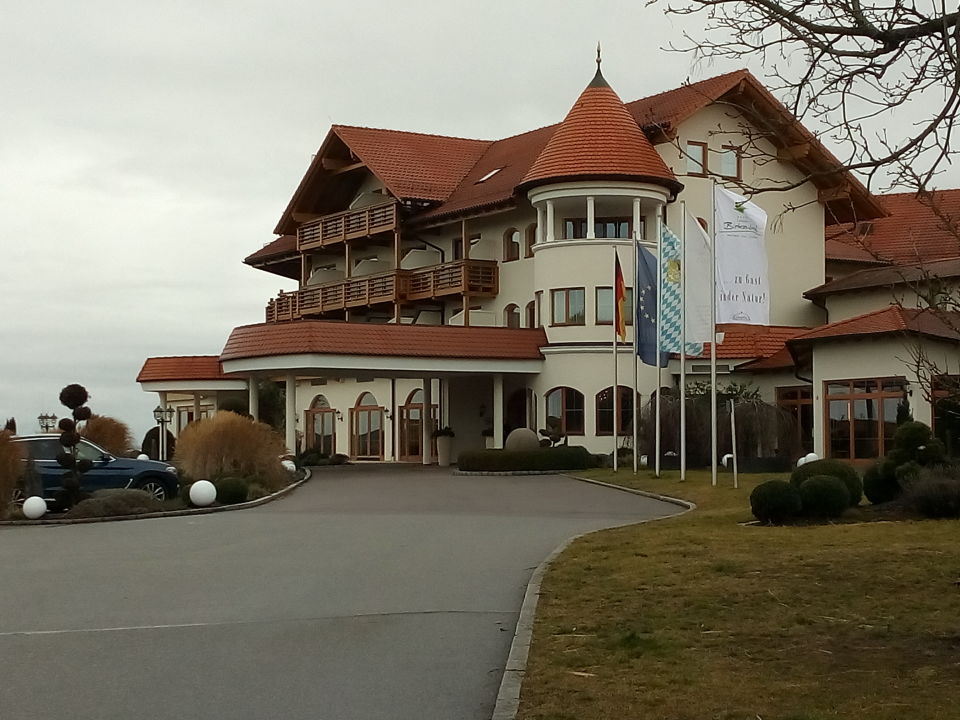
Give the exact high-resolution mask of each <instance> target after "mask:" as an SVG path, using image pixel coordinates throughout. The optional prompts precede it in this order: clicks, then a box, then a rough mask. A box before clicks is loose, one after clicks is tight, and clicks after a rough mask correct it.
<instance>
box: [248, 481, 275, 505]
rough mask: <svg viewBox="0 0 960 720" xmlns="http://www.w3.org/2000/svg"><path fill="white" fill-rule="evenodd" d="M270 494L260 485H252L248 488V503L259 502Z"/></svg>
mask: <svg viewBox="0 0 960 720" xmlns="http://www.w3.org/2000/svg"><path fill="white" fill-rule="evenodd" d="M269 494H270V491H268V490H267V489H266V488H265V487H264V486H263V485H261V484H260V483H256V482H254V483H250V487H248V488H247V502H250V501H251V500H259V499H260V498H264V497H266V496H267V495H269Z"/></svg>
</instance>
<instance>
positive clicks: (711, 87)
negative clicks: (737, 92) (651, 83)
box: [627, 70, 750, 132]
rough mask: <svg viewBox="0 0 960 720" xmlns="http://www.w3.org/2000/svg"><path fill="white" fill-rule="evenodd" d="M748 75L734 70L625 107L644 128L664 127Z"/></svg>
mask: <svg viewBox="0 0 960 720" xmlns="http://www.w3.org/2000/svg"><path fill="white" fill-rule="evenodd" d="M748 77H750V72H749V71H748V70H735V71H733V72H729V73H726V74H724V75H717V76H716V77H712V78H707V79H706V80H701V81H699V82H693V83H689V84H687V85H682V86H680V87H678V88H674V89H673V90H667V91H666V92H662V93H657V94H656V95H650V96H649V97H645V98H640V99H639V100H634V101H633V102H630V103H627V110H628V111H629V112H630V114H631V115H633V117H634V119H635V120H636V121H637V124H638V125H640V127H642V128H643V129H644V130H647V131H648V132H650V131H653V130H663V131H668V130H671V129H674V128H676V126H677V125H679V124H680V123H682V122H683V121H684V120H686V119H687V118H688V117H690V116H691V115H693V114H694V113H696V112H698V111H700V110H701V109H703V108H704V107H706V106H707V105H709V104H710V103H712V102H714V101H715V100H717V99H719V98H720V97H722V96H723V95H725V94H727V93H728V92H730V91H731V90H733V89H734V88H736V87H737V86H738V85H739V84H740V82H741V81H743V80H744V79H746V78H748Z"/></svg>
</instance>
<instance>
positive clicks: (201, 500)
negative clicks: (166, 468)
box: [190, 480, 217, 507]
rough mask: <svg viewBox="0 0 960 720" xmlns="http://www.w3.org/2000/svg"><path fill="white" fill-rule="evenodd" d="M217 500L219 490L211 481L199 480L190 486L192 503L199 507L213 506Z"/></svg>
mask: <svg viewBox="0 0 960 720" xmlns="http://www.w3.org/2000/svg"><path fill="white" fill-rule="evenodd" d="M216 499H217V488H216V486H215V485H214V484H213V483H212V482H210V481H209V480H197V481H196V482H195V483H194V484H193V485H191V486H190V503H191V504H193V505H196V506H197V507H207V505H212V504H213V501H214V500H216Z"/></svg>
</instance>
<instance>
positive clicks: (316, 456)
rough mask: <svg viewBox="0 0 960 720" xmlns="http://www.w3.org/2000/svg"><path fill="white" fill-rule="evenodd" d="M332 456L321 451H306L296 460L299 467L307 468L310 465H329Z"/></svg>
mask: <svg viewBox="0 0 960 720" xmlns="http://www.w3.org/2000/svg"><path fill="white" fill-rule="evenodd" d="M329 459H330V456H329V455H327V454H326V453H323V452H320V451H319V450H306V451H304V452H302V453H300V454H299V455H297V456H296V458H294V461H295V462H296V463H297V467H306V466H308V465H328V464H329V462H328V461H329Z"/></svg>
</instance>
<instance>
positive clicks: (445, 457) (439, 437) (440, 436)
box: [431, 425, 454, 467]
mask: <svg viewBox="0 0 960 720" xmlns="http://www.w3.org/2000/svg"><path fill="white" fill-rule="evenodd" d="M431 437H432V438H433V439H434V440H436V441H437V465H439V466H440V467H450V448H451V445H452V444H453V438H454V433H453V430H452V429H451V428H450V426H449V425H448V426H445V427H442V428H438V429H436V430H434V431H433V432H432V433H431Z"/></svg>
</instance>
